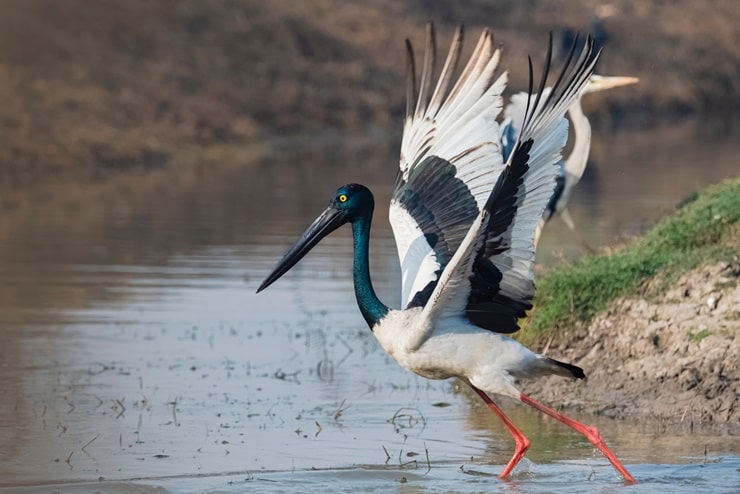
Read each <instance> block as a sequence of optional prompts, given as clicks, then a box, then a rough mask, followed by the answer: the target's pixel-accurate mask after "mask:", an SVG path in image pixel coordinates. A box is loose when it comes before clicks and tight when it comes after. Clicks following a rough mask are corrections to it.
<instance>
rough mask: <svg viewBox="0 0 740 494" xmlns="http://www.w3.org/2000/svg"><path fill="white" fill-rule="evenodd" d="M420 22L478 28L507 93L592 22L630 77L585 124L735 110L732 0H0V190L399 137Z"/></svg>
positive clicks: (739, 9)
mask: <svg viewBox="0 0 740 494" xmlns="http://www.w3.org/2000/svg"><path fill="white" fill-rule="evenodd" d="M428 20H433V21H434V22H435V23H436V26H437V32H438V43H439V45H440V46H441V47H442V48H441V50H442V51H443V52H444V51H445V48H444V45H446V44H447V42H448V40H449V38H450V36H451V33H452V30H453V29H454V27H455V26H456V25H457V24H459V23H464V24H465V27H466V31H467V33H468V43H467V47H466V49H467V50H472V45H473V43H472V41H471V39H473V38H477V35H478V33H479V32H480V29H482V28H483V27H485V26H490V27H492V28H493V31H494V34H495V36H496V38H497V39H498V41H499V42H501V43H502V44H503V46H504V50H505V51H504V57H505V58H504V62H503V63H502V66H503V67H504V68H508V69H510V70H511V75H512V81H511V85H510V86H511V87H512V88H513V89H514V90H520V89H523V88H524V85H525V77H526V55H527V54H531V55H532V56H533V58H534V59H535V60H538V59H539V58H540V57H541V56H542V54H543V48H544V47H545V46H546V41H547V38H546V37H547V32H548V31H550V30H553V31H554V34H555V40H556V45H557V44H558V43H561V42H563V41H564V40H565V39H566V38H568V37H569V36H570V35H571V33H573V32H574V31H580V32H595V33H597V34H598V35H599V36H600V37H601V39H602V40H603V42H604V45H605V48H606V50H605V53H604V56H603V59H602V61H601V62H600V66H599V68H598V70H599V72H600V73H603V74H606V75H634V76H638V77H640V79H641V82H640V84H639V89H636V90H629V91H626V90H625V91H615V92H614V93H613V94H612V93H610V94H608V95H604V96H599V97H594V98H591V99H590V100H589V101H588V102H584V103H585V104H586V107H587V108H586V109H587V111H588V112H589V114H590V115H591V116H592V122H593V123H594V124H595V125H614V124H618V125H627V124H628V125H631V126H644V127H648V126H651V125H656V124H659V123H661V122H665V121H669V120H670V121H673V120H678V119H682V118H686V117H687V116H691V115H696V114H711V115H712V116H713V117H714V116H717V117H719V118H726V119H728V120H731V119H732V118H733V117H736V116H737V108H740V91H739V90H738V89H739V88H738V85H739V84H740V83H739V82H738V81H740V50H738V48H737V47H738V46H740V29H739V28H738V26H739V25H740V2H737V1H736V0H713V1H711V2H709V1H686V0H680V1H651V2H645V1H642V0H622V1H615V2H613V3H611V4H605V3H604V2H600V1H596V0H567V1H559V0H496V1H489V0H467V1H430V0H405V1H394V0H372V1H364V2H349V1H341V0H313V1H305V2H302V1H290V0H278V1H270V2H263V1H252V0H218V1H211V2H205V1H200V0H158V1H154V2H152V1H143V0H127V1H120V0H95V1H89V0H63V1H60V0H2V1H0V101H1V102H2V104H0V142H1V144H0V186H4V187H3V188H4V189H6V190H7V189H8V187H10V188H16V187H18V186H28V185H31V184H35V183H39V182H46V181H50V180H51V181H53V180H57V179H59V178H60V177H64V178H65V179H68V178H73V179H74V180H75V181H78V182H79V181H80V180H83V181H90V180H100V179H102V178H105V177H107V176H109V175H110V174H117V173H119V172H126V171H132V170H151V169H157V168H163V167H170V166H174V165H175V164H178V163H185V162H189V161H190V162H192V161H208V160H223V159H229V157H232V158H233V157H234V153H233V151H231V152H229V153H226V154H224V152H223V150H224V149H233V147H234V146H236V147H237V148H238V149H239V150H240V152H239V153H237V154H239V155H240V157H239V158H238V159H239V160H242V159H244V156H246V155H248V154H249V153H250V152H252V151H255V150H264V149H271V148H276V147H278V148H279V147H286V146H297V145H300V144H301V143H304V144H308V145H316V144H317V143H319V144H320V143H321V142H325V141H326V140H327V136H331V135H332V133H334V135H336V132H337V131H341V132H342V135H343V137H346V138H347V139H349V138H352V136H365V137H366V136H369V135H379V136H386V135H387V136H389V137H390V136H392V137H390V138H392V139H399V138H400V131H401V118H402V112H403V108H404V97H405V93H404V86H403V74H404V69H405V62H404V51H403V41H404V39H405V38H407V37H408V38H411V39H412V41H414V43H415V46H416V48H417V50H419V51H418V53H419V54H420V48H421V47H422V43H423V39H424V26H425V23H426V22H427V21H428ZM419 56H420V55H419ZM590 105H593V107H592V108H591V109H589V108H588V107H589V106H590ZM5 197H8V196H7V195H5Z"/></svg>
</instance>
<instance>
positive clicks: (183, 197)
mask: <svg viewBox="0 0 740 494" xmlns="http://www.w3.org/2000/svg"><path fill="white" fill-rule="evenodd" d="M711 134H712V136H711V137H707V136H706V135H703V134H701V133H700V132H699V131H698V130H697V128H695V127H693V126H690V125H688V126H683V127H677V128H669V129H662V130H659V131H654V132H652V133H651V135H649V136H641V135H635V134H617V135H613V136H611V137H610V139H609V140H608V144H607V141H606V140H605V139H603V138H601V139H599V134H598V132H597V134H596V136H595V138H596V141H595V144H594V151H593V157H594V163H593V165H592V167H591V170H590V172H589V175H588V176H587V177H586V179H584V183H583V184H582V187H580V189H579V192H578V193H577V195H576V197H575V198H574V201H573V206H572V209H573V213H574V214H573V216H574V219H575V221H576V224H577V227H578V229H577V231H576V232H575V233H573V234H571V233H570V232H568V230H567V229H566V228H565V227H564V226H563V225H562V224H560V222H559V220H556V221H555V222H554V223H552V224H551V225H550V226H548V230H547V231H546V233H545V236H544V237H543V244H542V252H541V257H542V261H543V262H545V263H550V264H552V263H555V262H557V259H558V258H559V257H562V256H565V257H571V258H572V257H575V256H578V255H580V254H581V253H582V252H583V251H584V250H585V249H587V248H588V247H600V246H604V245H609V244H610V243H611V242H613V241H614V240H615V239H621V238H624V237H627V236H629V235H633V234H636V233H639V232H640V231H641V230H642V229H644V228H645V227H646V226H648V225H649V224H651V223H653V222H654V221H655V220H656V219H657V218H659V217H660V216H661V215H662V214H663V212H665V211H667V210H669V209H670V208H671V207H672V206H673V205H674V204H676V203H677V202H678V201H679V200H681V199H682V198H683V197H684V196H685V195H686V194H688V193H690V192H691V191H693V190H694V189H695V188H696V187H700V186H702V185H705V184H708V183H714V182H716V181H718V180H720V179H722V178H724V177H729V176H734V175H736V174H737V173H738V168H737V156H738V155H739V154H738V151H740V148H738V144H737V139H736V138H733V137H731V136H727V135H723V134H722V133H718V132H713V133H711ZM698 143H701V144H698ZM395 152H396V151H395V146H394V145H393V144H378V143H375V142H368V141H364V142H360V143H356V144H355V145H353V146H352V148H346V149H345V148H341V147H336V146H328V147H324V148H321V149H314V150H308V151H306V150H304V151H301V152H300V153H298V152H287V153H285V154H280V155H273V156H271V157H269V158H265V159H263V160H259V161H257V162H252V163H224V164H223V166H209V167H198V166H191V167H189V168H187V169H178V170H177V173H175V172H174V171H167V170H164V171H159V172H155V173H150V174H145V175H141V176H125V177H119V178H113V179H110V180H108V181H106V182H104V183H100V184H87V185H85V186H80V185H75V184H73V183H59V184H52V185H48V186H44V187H38V188H35V189H33V190H27V191H7V192H5V193H4V194H3V201H4V202H3V221H2V223H1V224H0V277H1V279H2V284H0V383H1V385H2V390H3V398H2V401H0V444H2V448H0V491H2V490H5V491H9V492H10V491H12V492H80V491H85V492H92V491H100V492H142V491H144V492H149V491H157V492H243V491H249V492H286V491H287V492H290V491H319V492H325V491H333V492H377V491H381V492H386V491H396V492H481V491H487V492H489V491H493V492H509V491H516V492H564V491H567V492H615V491H618V490H620V491H621V490H622V483H621V482H620V479H619V477H618V476H617V475H616V473H615V472H614V471H613V469H612V468H611V466H610V465H609V464H608V463H607V462H606V461H605V460H604V459H603V458H602V457H601V456H600V455H599V454H598V453H594V450H593V448H592V447H590V445H589V444H588V443H586V442H585V441H584V440H583V439H582V438H580V437H579V436H577V435H575V434H574V433H571V432H570V431H569V430H566V429H565V428H564V427H563V426H561V425H560V424H557V423H553V422H552V421H551V420H550V419H548V418H543V417H541V416H539V415H537V414H536V413H533V412H531V411H529V410H525V409H524V408H523V407H522V406H519V405H517V404H511V403H504V406H505V407H506V410H507V411H508V412H509V413H510V414H511V416H512V418H513V420H514V421H515V422H516V423H518V424H519V425H520V426H521V428H522V429H523V430H524V432H525V433H526V434H527V435H528V436H529V437H530V439H531V440H532V448H531V450H530V452H529V454H528V456H527V459H525V460H524V461H523V462H522V464H521V465H520V467H518V469H517V470H516V471H515V473H514V475H513V476H512V480H511V481H510V482H501V481H499V480H498V479H497V478H496V477H495V476H496V474H497V473H498V472H500V470H501V469H502V467H503V465H504V464H505V463H506V461H507V460H508V458H509V456H510V454H511V451H512V447H513V445H512V441H511V440H510V439H509V437H508V436H507V433H506V431H505V430H504V429H503V427H502V426H501V424H500V423H499V422H498V421H497V420H496V419H495V417H493V416H492V414H490V413H489V412H488V411H487V410H485V409H484V408H483V407H482V406H481V403H479V401H478V400H477V398H475V397H473V396H471V395H470V393H468V392H467V390H465V389H459V388H458V387H457V385H456V383H454V382H431V381H426V380H424V379H421V378H417V377H415V376H413V375H411V374H409V373H408V372H406V371H404V370H403V369H401V368H400V367H398V366H397V365H396V364H395V363H394V362H392V361H391V360H390V359H389V358H388V357H387V356H386V355H385V354H384V353H383V352H382V351H381V350H380V349H379V348H378V346H377V344H376V342H375V341H374V339H373V337H372V335H371V334H370V333H369V331H368V330H367V329H366V328H365V327H364V323H363V321H362V319H361V317H360V316H359V314H358V312H357V310H356V308H355V306H354V299H353V294H352V291H351V288H350V287H351V280H350V275H349V272H348V269H347V266H348V265H349V262H350V256H351V251H350V245H349V241H348V240H349V237H348V234H347V233H348V232H346V231H345V232H339V233H338V234H337V235H335V236H333V237H330V238H329V239H327V240H326V241H325V242H323V243H322V245H321V247H320V248H318V249H317V250H316V251H315V252H314V253H312V255H311V256H309V257H308V258H306V259H305V260H304V261H303V262H302V263H301V264H300V265H299V266H297V267H296V268H295V269H294V270H293V272H292V273H291V274H290V275H287V276H286V277H285V278H284V279H283V280H281V281H280V282H278V283H277V284H276V285H274V286H273V287H270V289H269V290H267V291H266V292H264V293H261V294H260V295H255V294H254V289H255V288H256V286H257V285H258V284H259V282H260V281H261V279H262V278H263V277H264V275H265V274H266V273H267V272H268V270H269V269H270V268H271V267H272V266H273V264H274V262H275V261H276V259H277V258H279V257H280V255H282V253H283V252H284V250H285V248H286V246H287V245H288V244H289V243H290V242H291V241H292V240H293V237H294V235H295V234H297V233H299V232H300V231H301V229H302V228H303V227H304V226H305V224H307V222H308V221H310V219H312V216H313V214H315V213H316V212H318V211H319V210H320V209H321V208H322V207H323V205H324V203H325V201H326V197H328V194H329V193H330V192H331V191H332V190H333V188H334V186H335V185H337V184H341V183H344V182H347V181H360V182H365V183H368V184H370V185H371V186H373V188H374V189H376V190H377V191H378V193H377V202H378V206H377V209H378V211H377V212H378V215H379V216H380V218H379V220H380V221H376V225H375V227H374V232H373V234H374V237H375V239H374V241H373V244H372V246H371V249H372V259H371V267H372V269H373V271H374V273H375V283H376V285H377V289H378V291H379V292H380V296H381V298H383V299H384V300H386V301H387V302H388V303H391V304H393V303H394V300H395V299H396V298H397V293H396V283H397V277H398V272H397V270H398V268H397V265H396V260H395V254H394V246H393V242H392V239H391V235H390V232H389V229H388V227H387V225H386V224H385V220H384V217H385V216H386V213H387V210H386V209H385V208H386V206H385V204H386V202H387V197H388V193H389V189H390V184H391V183H392V180H393V173H394V170H393V162H394V160H395V158H394V155H395ZM237 161H238V160H237ZM554 405H557V404H554ZM578 418H580V419H581V420H583V421H585V422H588V423H592V424H594V425H597V426H598V427H599V428H600V429H601V431H602V433H603V435H604V436H605V438H606V439H607V441H608V442H609V443H610V445H611V446H612V448H613V449H614V450H615V452H617V454H618V455H619V456H620V457H621V458H622V459H623V461H624V462H625V463H626V464H627V465H628V468H629V469H630V470H631V471H632V473H633V474H634V475H635V477H637V478H638V480H640V481H641V484H640V485H638V486H634V487H629V488H628V489H629V490H630V491H631V492H665V491H666V490H668V489H670V490H671V491H674V492H695V491H696V490H697V489H704V490H706V491H708V492H736V491H737V490H738V487H740V473H739V472H740V470H739V469H740V446H738V441H737V438H736V437H732V436H727V435H725V434H723V433H722V431H716V430H711V429H704V428H702V427H701V426H700V425H699V424H693V426H690V425H689V424H684V425H682V426H680V427H665V426H663V425H661V424H655V423H649V424H646V423H632V422H615V421H612V420H610V419H607V418H603V417H593V416H579V417H578Z"/></svg>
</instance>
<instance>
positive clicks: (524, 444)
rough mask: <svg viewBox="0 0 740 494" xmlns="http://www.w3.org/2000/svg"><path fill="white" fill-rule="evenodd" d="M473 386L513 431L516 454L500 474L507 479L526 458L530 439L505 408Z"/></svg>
mask: <svg viewBox="0 0 740 494" xmlns="http://www.w3.org/2000/svg"><path fill="white" fill-rule="evenodd" d="M470 387H471V388H473V391H475V392H476V393H478V396H480V397H481V398H483V401H485V402H486V405H488V408H490V409H491V410H492V411H493V413H495V414H496V415H498V417H499V418H500V419H501V421H502V422H503V423H504V425H505V426H506V428H507V429H509V432H510V433H511V436H512V437H513V438H514V442H515V443H516V447H515V449H514V456H512V457H511V460H509V463H508V464H507V465H506V468H504V471H503V472H501V474H500V475H499V478H501V479H505V478H506V477H508V476H509V474H510V473H511V471H512V470H513V469H514V467H515V466H516V464H517V463H519V461H520V460H521V459H522V458H524V455H525V454H526V453H527V450H528V449H529V439H527V438H526V437H525V436H524V434H523V433H522V431H520V430H519V429H518V428H517V426H515V425H514V423H513V422H512V421H511V420H509V417H507V416H506V415H505V414H504V412H503V410H501V409H500V408H499V407H498V405H496V404H495V403H494V402H493V400H491V398H489V397H488V395H487V394H486V393H484V392H483V391H481V390H480V389H478V388H476V387H475V386H473V385H472V384H471V385H470Z"/></svg>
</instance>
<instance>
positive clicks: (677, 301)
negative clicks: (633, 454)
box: [524, 262, 740, 428]
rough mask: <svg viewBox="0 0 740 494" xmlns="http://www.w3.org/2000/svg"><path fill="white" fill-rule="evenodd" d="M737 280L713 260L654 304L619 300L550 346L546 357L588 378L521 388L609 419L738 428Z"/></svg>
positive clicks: (735, 271)
mask: <svg viewBox="0 0 740 494" xmlns="http://www.w3.org/2000/svg"><path fill="white" fill-rule="evenodd" d="M739 281H740V263H738V262H735V263H733V264H727V263H721V264H716V265H712V266H704V267H701V268H699V269H696V270H694V271H691V272H689V273H686V274H685V275H683V276H682V277H681V278H680V279H679V280H678V281H677V282H675V283H674V284H673V287H672V288H671V289H670V290H669V291H668V293H667V294H665V295H662V296H660V297H655V298H652V297H644V296H640V295H639V294H637V295H635V296H634V297H628V298H623V299H620V300H618V301H616V302H615V303H613V304H612V305H611V306H610V308H609V309H608V310H607V311H605V312H603V313H602V314H600V315H598V316H597V317H596V318H595V319H594V320H593V322H592V323H591V324H589V325H588V326H587V327H583V328H578V329H576V330H574V331H563V332H560V333H559V334H557V335H556V336H555V337H554V339H553V340H552V341H551V342H549V349H547V353H548V354H549V355H551V356H553V357H555V358H558V359H562V360H565V361H566V362H571V363H574V364H577V365H579V366H581V367H583V369H584V370H585V371H586V375H587V376H588V379H587V381H585V382H576V383H574V382H570V381H566V380H564V379H561V378H548V379H547V380H545V381H540V382H536V383H526V384H525V386H524V387H525V389H527V391H528V392H531V393H532V394H534V395H535V396H538V397H540V398H542V399H544V400H546V401H548V402H550V403H553V404H562V405H564V406H567V407H574V408H578V409H583V410H586V411H590V412H594V413H598V414H604V415H608V416H613V417H617V418H639V419H657V420H660V421H663V422H668V423H685V424H688V425H694V424H696V425H699V424H701V425H712V424H724V425H726V426H729V427H731V428H740V372H738V367H740V338H738V335H739V334H740V332H739V330H740V283H739ZM658 282H659V281H658V280H656V281H654V283H658ZM649 288H650V287H645V290H644V291H645V292H646V293H647V292H649ZM543 346H545V347H547V342H545V343H544V345H543Z"/></svg>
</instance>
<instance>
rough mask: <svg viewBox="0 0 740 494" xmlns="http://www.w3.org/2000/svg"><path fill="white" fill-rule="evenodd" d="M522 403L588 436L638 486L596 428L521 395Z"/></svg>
mask: <svg viewBox="0 0 740 494" xmlns="http://www.w3.org/2000/svg"><path fill="white" fill-rule="evenodd" d="M519 399H520V400H522V402H524V403H526V404H527V405H529V406H531V407H534V408H536V409H537V410H539V411H540V412H542V413H545V414H547V415H549V416H550V417H553V418H555V419H557V420H559V421H560V422H562V423H564V424H565V425H567V426H569V427H571V428H573V429H575V430H577V431H578V432H580V433H581V434H583V435H584V436H586V439H588V440H589V441H590V442H591V444H593V445H594V446H596V447H597V448H599V451H601V452H602V453H603V454H604V456H606V457H607V459H608V460H609V461H610V462H611V464H612V465H614V468H616V469H617V470H618V471H619V473H621V474H622V476H623V477H624V479H625V480H626V481H627V482H629V483H631V484H636V483H637V481H636V480H635V478H634V477H633V476H632V475H630V473H629V472H628V471H627V469H626V468H624V465H622V462H621V461H619V459H618V458H617V456H616V455H615V454H614V453H612V451H611V450H610V449H609V446H607V445H606V442H604V439H603V438H602V437H601V434H599V431H598V429H596V427H591V426H590V425H586V424H582V423H581V422H578V421H576V420H573V419H572V418H570V417H566V416H565V415H563V414H562V413H560V412H558V411H557V410H554V409H552V408H550V407H548V406H546V405H543V404H542V403H540V402H538V401H535V400H533V399H532V398H530V397H529V396H527V395H525V394H523V393H522V394H521V395H520V397H519Z"/></svg>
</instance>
